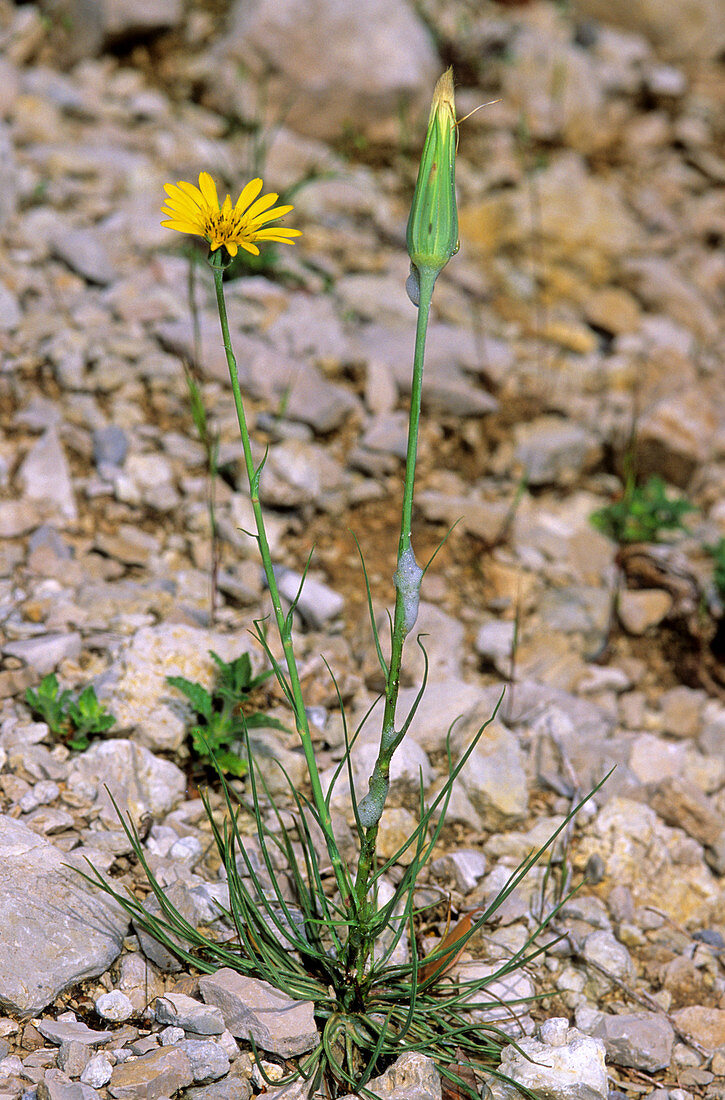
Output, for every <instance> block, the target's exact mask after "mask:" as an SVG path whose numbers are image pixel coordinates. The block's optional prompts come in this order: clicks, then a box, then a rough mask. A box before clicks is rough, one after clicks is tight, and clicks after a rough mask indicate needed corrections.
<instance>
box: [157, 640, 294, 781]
mask: <svg viewBox="0 0 725 1100" xmlns="http://www.w3.org/2000/svg"><path fill="white" fill-rule="evenodd" d="M209 654H210V656H211V657H212V658H213V659H214V661H215V662H216V666H217V675H216V681H215V683H214V686H213V687H212V690H211V691H207V689H206V688H205V687H202V685H201V684H199V683H196V682H194V681H193V680H187V679H186V677H185V676H167V677H166V681H167V683H169V684H171V686H172V687H175V688H178V690H179V691H180V692H182V693H183V694H184V695H185V696H186V698H187V699H188V700H189V702H190V703H191V705H192V707H193V709H194V713H195V717H196V724H195V725H193V726H192V727H191V729H190V731H189V732H190V733H191V747H192V751H193V754H194V756H195V757H196V758H197V759H198V760H200V761H201V762H202V763H204V764H205V765H208V764H212V763H213V764H215V765H216V766H217V767H219V768H221V770H222V771H223V772H226V773H227V774H229V775H235V776H242V775H245V774H246V771H247V762H246V760H244V759H242V757H240V756H238V755H237V753H236V752H235V751H234V750H233V748H232V746H233V745H234V744H235V743H238V742H240V741H242V739H243V737H244V729H245V726H246V728H247V729H259V728H262V727H263V728H266V729H269V728H270V727H271V728H273V729H279V730H283V729H285V728H286V727H285V726H283V725H282V723H281V722H279V721H278V720H277V719H276V718H271V717H270V716H269V715H267V714H262V713H261V712H260V711H253V712H252V713H249V714H248V713H246V712H245V706H246V704H247V703H248V700H249V697H250V695H251V694H252V692H253V691H255V689H256V688H258V687H260V686H261V685H262V684H263V683H264V682H265V680H267V679H269V677H270V676H271V675H272V672H271V669H270V670H268V671H267V672H262V673H260V675H259V676H252V662H251V661H250V659H249V654H248V653H242V655H241V656H240V657H236V658H235V659H234V660H233V661H229V662H227V661H223V660H222V659H221V657H219V655H218V654H216V653H214V651H213V650H209Z"/></svg>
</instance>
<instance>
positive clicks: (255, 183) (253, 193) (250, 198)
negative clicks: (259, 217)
mask: <svg viewBox="0 0 725 1100" xmlns="http://www.w3.org/2000/svg"><path fill="white" fill-rule="evenodd" d="M263 187H264V184H263V183H262V181H261V179H259V178H257V179H254V180H250V181H249V183H248V184H247V185H246V187H244V188H243V189H242V193H241V195H240V196H239V198H238V199H237V201H236V202H235V204H234V213H235V214H241V213H242V211H243V210H246V208H247V207H248V206H249V204H250V202H254V200H255V199H256V197H257V195H258V194H259V192H260V191H261V190H262V188H263Z"/></svg>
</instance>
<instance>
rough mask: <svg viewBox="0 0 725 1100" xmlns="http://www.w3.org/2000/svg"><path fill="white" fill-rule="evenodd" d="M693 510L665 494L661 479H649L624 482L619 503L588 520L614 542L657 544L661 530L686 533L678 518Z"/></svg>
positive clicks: (665, 487) (605, 508)
mask: <svg viewBox="0 0 725 1100" xmlns="http://www.w3.org/2000/svg"><path fill="white" fill-rule="evenodd" d="M694 511H695V506H694V504H690V502H689V500H683V499H682V498H672V497H670V496H668V495H667V486H666V485H665V483H664V481H663V480H662V478H661V477H651V478H650V479H649V481H647V482H646V483H645V484H644V485H635V484H634V480H633V479H632V480H628V481H627V483H626V485H625V488H624V492H623V493H622V496H621V497H620V498H619V500H615V501H614V502H613V503H612V504H607V505H606V506H605V507H604V508H600V509H599V510H598V511H596V512H594V513H592V516H591V517H590V518H591V522H592V524H593V525H594V527H596V528H597V530H598V531H602V532H603V533H604V534H605V535H609V537H610V538H613V539H615V541H616V542H620V543H622V542H659V541H660V539H661V537H662V534H663V532H665V531H667V532H671V531H681V532H683V533H684V534H687V533H688V531H687V527H686V526H685V524H684V523H683V522H682V519H683V516H685V515H687V513H688V512H694Z"/></svg>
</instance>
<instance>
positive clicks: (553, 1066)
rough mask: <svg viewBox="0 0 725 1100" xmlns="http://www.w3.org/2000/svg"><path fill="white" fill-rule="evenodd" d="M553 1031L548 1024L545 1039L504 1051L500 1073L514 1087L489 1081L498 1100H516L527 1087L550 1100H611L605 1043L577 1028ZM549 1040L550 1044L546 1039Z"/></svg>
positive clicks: (523, 1040)
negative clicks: (509, 1079)
mask: <svg viewBox="0 0 725 1100" xmlns="http://www.w3.org/2000/svg"><path fill="white" fill-rule="evenodd" d="M565 1023H566V1024H567V1030H566V1031H564V1028H563V1026H562V1027H561V1028H559V1027H556V1028H553V1027H552V1026H551V1025H552V1021H551V1020H548V1021H547V1022H546V1024H547V1025H548V1026H546V1027H545V1028H544V1031H543V1035H542V1033H541V1030H540V1035H541V1039H521V1040H518V1041H517V1045H516V1046H515V1047H514V1046H507V1047H504V1049H503V1051H502V1052H501V1062H500V1071H501V1073H502V1074H503V1075H505V1076H506V1077H509V1078H511V1083H509V1082H508V1081H503V1080H500V1079H495V1078H489V1079H487V1081H486V1083H487V1085H488V1086H489V1088H490V1090H491V1094H492V1095H493V1097H494V1100H514V1098H515V1097H518V1096H520V1092H519V1090H518V1089H517V1087H516V1085H517V1084H518V1085H523V1086H524V1087H525V1088H527V1089H530V1090H531V1091H532V1092H533V1093H535V1094H536V1095H537V1096H541V1097H546V1100H607V1096H608V1089H607V1070H606V1066H605V1064H604V1043H603V1042H602V1041H601V1039H594V1038H591V1037H590V1036H588V1035H583V1034H582V1033H581V1032H580V1031H578V1030H577V1029H576V1028H570V1027H568V1021H565ZM544 1037H546V1040H545V1039H544Z"/></svg>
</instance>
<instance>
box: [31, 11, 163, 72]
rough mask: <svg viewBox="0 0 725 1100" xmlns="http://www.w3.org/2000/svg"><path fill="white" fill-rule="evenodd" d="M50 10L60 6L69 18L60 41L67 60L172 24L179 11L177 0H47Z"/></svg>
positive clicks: (89, 55)
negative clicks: (67, 29)
mask: <svg viewBox="0 0 725 1100" xmlns="http://www.w3.org/2000/svg"><path fill="white" fill-rule="evenodd" d="M47 7H48V9H49V10H51V11H57V10H60V11H62V13H63V14H64V16H65V17H66V18H67V19H68V20H69V25H70V26H71V27H72V34H70V35H68V36H67V37H66V39H65V41H64V45H65V50H66V55H67V57H68V59H69V60H73V61H77V60H79V59H80V58H83V57H94V56H97V55H98V54H100V53H101V51H102V50H103V49H104V48H105V47H107V46H112V45H116V44H118V43H122V42H124V41H126V40H127V39H129V38H140V37H144V36H148V35H152V34H156V33H158V32H159V31H164V30H168V29H169V28H170V27H173V26H175V25H176V24H177V23H178V21H179V20H180V18H181V15H182V3H181V0H105V2H104V3H103V4H96V3H95V2H94V0H63V3H62V5H61V4H60V3H59V0H48V3H47Z"/></svg>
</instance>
